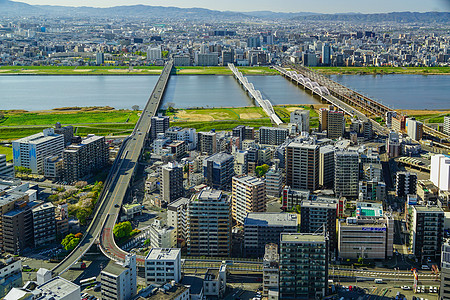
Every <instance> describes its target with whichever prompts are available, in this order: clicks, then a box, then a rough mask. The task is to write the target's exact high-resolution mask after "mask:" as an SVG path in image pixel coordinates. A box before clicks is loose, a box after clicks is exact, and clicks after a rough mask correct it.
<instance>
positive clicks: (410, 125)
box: [406, 118, 423, 141]
mask: <svg viewBox="0 0 450 300" xmlns="http://www.w3.org/2000/svg"><path fill="white" fill-rule="evenodd" d="M406 130H407V131H406V132H407V134H408V136H409V137H410V138H412V139H413V140H415V141H420V140H421V139H422V136H423V123H422V122H419V121H416V119H414V118H407V119H406Z"/></svg>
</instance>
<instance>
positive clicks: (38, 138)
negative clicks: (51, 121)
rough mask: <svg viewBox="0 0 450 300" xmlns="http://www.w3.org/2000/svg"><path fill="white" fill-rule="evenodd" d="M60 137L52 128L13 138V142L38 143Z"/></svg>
mask: <svg viewBox="0 0 450 300" xmlns="http://www.w3.org/2000/svg"><path fill="white" fill-rule="evenodd" d="M60 136H61V137H62V135H60V134H56V133H55V132H54V130H53V129H52V130H44V131H43V132H39V133H36V134H33V135H30V136H27V137H24V138H21V139H18V140H15V141H14V142H13V143H27V144H40V143H43V142H47V141H50V140H53V139H55V138H58V137H60Z"/></svg>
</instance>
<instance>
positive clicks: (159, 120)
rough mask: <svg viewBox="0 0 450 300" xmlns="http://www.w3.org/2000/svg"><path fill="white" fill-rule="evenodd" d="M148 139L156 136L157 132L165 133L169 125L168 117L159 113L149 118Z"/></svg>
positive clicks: (153, 138)
mask: <svg viewBox="0 0 450 300" xmlns="http://www.w3.org/2000/svg"><path fill="white" fill-rule="evenodd" d="M150 122H151V127H150V140H151V141H153V140H155V139H156V138H157V136H158V133H165V132H166V130H167V129H169V127H170V117H168V116H162V115H161V114H159V115H158V116H154V117H152V118H151V120H150Z"/></svg>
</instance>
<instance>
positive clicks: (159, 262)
mask: <svg viewBox="0 0 450 300" xmlns="http://www.w3.org/2000/svg"><path fill="white" fill-rule="evenodd" d="M172 280H174V281H175V282H176V283H178V282H180V280H181V249H174V248H152V249H150V251H149V252H148V254H147V256H146V257H145V281H146V282H147V284H152V283H156V284H159V285H161V284H165V283H168V282H169V283H170V282H171V281H172Z"/></svg>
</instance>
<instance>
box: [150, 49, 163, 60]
mask: <svg viewBox="0 0 450 300" xmlns="http://www.w3.org/2000/svg"><path fill="white" fill-rule="evenodd" d="M161 58H162V53H161V46H158V47H148V49H147V59H148V60H149V61H155V60H158V59H161Z"/></svg>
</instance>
